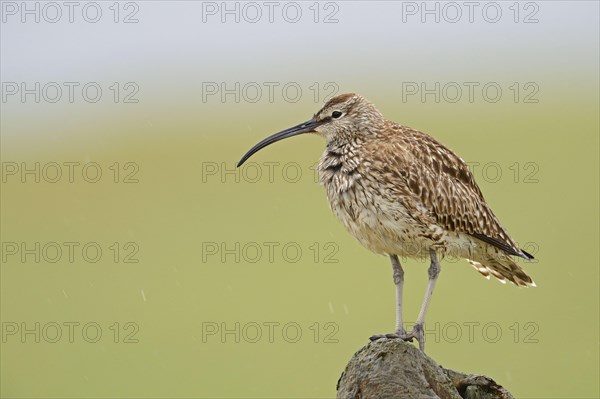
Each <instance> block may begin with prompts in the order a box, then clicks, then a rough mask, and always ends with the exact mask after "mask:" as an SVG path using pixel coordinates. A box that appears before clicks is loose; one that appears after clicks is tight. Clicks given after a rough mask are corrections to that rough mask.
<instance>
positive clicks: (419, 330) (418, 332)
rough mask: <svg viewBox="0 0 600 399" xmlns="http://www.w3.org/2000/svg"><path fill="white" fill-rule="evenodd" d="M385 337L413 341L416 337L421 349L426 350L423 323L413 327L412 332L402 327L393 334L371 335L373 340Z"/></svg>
mask: <svg viewBox="0 0 600 399" xmlns="http://www.w3.org/2000/svg"><path fill="white" fill-rule="evenodd" d="M384 338H388V339H402V340H404V341H412V340H413V338H414V339H416V340H417V342H418V343H419V349H420V350H421V351H422V352H425V333H424V331H423V325H422V324H415V326H414V327H413V329H412V331H411V332H410V333H407V332H406V331H405V330H404V329H402V330H400V331H396V332H395V333H391V334H377V335H373V336H371V337H369V339H370V340H371V341H373V342H374V341H378V340H380V339H384Z"/></svg>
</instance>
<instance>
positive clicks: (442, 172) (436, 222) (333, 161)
mask: <svg viewBox="0 0 600 399" xmlns="http://www.w3.org/2000/svg"><path fill="white" fill-rule="evenodd" d="M305 133H313V134H317V135H319V136H321V137H323V138H324V139H325V142H326V147H325V150H324V152H323V154H322V156H321V158H320V161H319V163H318V165H317V171H318V176H319V182H320V183H321V185H323V186H324V188H325V191H326V194H327V199H328V202H329V205H330V208H331V210H332V211H333V213H334V214H335V216H336V217H337V218H338V219H339V220H340V221H341V222H342V224H343V225H344V227H345V228H346V229H347V230H348V232H349V233H350V234H351V235H352V236H353V237H354V238H355V239H356V240H358V242H359V243H361V244H362V245H363V246H364V247H366V248H367V249H368V250H370V251H372V252H374V253H375V254H379V255H385V256H387V257H389V259H390V262H391V264H392V272H393V273H392V277H393V281H394V285H395V288H396V328H395V331H394V332H393V333H388V334H376V335H373V336H371V337H370V339H371V341H377V340H380V339H402V340H405V341H412V340H413V338H414V339H416V340H417V342H418V344H419V348H420V350H421V351H423V352H424V351H425V337H424V323H425V315H426V313H427V309H428V307H429V303H430V300H431V297H432V294H433V290H434V287H435V284H436V282H437V279H438V276H439V274H440V270H441V266H440V261H439V259H440V258H441V257H442V258H443V257H445V256H453V257H457V258H464V259H466V260H467V261H468V262H469V263H470V264H471V265H472V266H473V267H474V268H475V269H476V270H477V271H478V272H479V273H481V274H482V275H483V276H485V277H486V278H488V279H489V278H490V276H493V277H495V278H497V279H498V280H499V281H500V282H503V283H506V281H510V282H511V283H513V284H515V285H517V286H523V287H528V286H535V283H534V281H533V280H532V279H531V277H530V276H529V275H528V274H527V273H526V272H525V271H524V270H523V269H522V268H521V267H520V266H519V265H517V263H515V261H514V260H513V257H521V258H524V259H527V260H531V259H533V258H534V257H533V255H531V254H529V253H527V252H526V251H525V250H523V249H521V248H519V246H518V245H517V243H516V242H515V241H514V240H513V239H512V238H511V237H510V236H509V234H508V233H507V231H506V230H505V229H504V227H502V225H501V224H500V222H499V220H498V218H497V217H496V215H495V214H494V212H493V211H492V209H491V208H490V206H489V205H488V204H487V202H486V200H485V199H484V196H483V194H482V192H481V190H480V188H479V186H478V185H477V183H476V181H475V178H474V176H473V173H472V172H471V170H470V169H469V167H468V165H467V164H466V163H465V161H463V159H462V158H460V157H459V156H457V155H456V154H455V153H454V152H453V151H452V150H450V149H449V148H447V147H446V146H444V145H443V144H442V143H440V142H439V141H437V140H436V139H434V138H433V137H432V136H430V135H428V134H426V133H423V132H421V131H419V130H416V129H413V128H410V127H407V126H404V125H401V124H398V123H396V122H393V121H390V120H387V119H385V117H384V116H383V114H382V113H381V112H380V111H379V110H378V109H377V108H376V107H375V106H374V105H373V104H372V103H371V102H370V101H368V100H367V99H365V98H364V97H362V96H361V95H359V94H356V93H346V94H340V95H337V96H335V97H333V98H331V99H330V100H329V101H327V102H326V103H325V104H324V106H323V107H322V108H321V109H320V110H319V111H318V112H317V113H315V114H314V115H313V117H312V118H311V119H309V120H307V121H306V122H303V123H300V124H298V125H296V126H293V127H291V128H288V129H285V130H283V131H281V132H279V133H275V134H273V135H271V136H269V137H267V138H265V139H264V140H262V141H260V142H259V143H258V144H256V145H255V146H253V147H252V148H251V149H250V150H248V152H247V153H246V154H245V155H244V156H243V157H242V158H241V159H240V161H239V162H238V163H237V167H240V166H242V165H243V164H244V162H246V160H247V159H248V158H250V157H251V156H252V155H253V154H255V153H256V152H258V151H259V150H261V149H263V148H264V147H266V146H269V145H271V144H273V143H275V142H277V141H280V140H283V139H285V138H289V137H293V136H297V135H300V134H305ZM399 258H402V259H405V258H414V259H427V258H429V260H430V266H429V268H428V270H427V273H428V283H427V288H426V291H425V297H424V299H423V303H422V305H421V309H420V312H419V314H418V317H417V320H416V322H415V323H414V326H413V328H412V330H411V331H410V332H407V331H406V330H405V329H404V323H403V316H402V313H403V312H402V296H403V287H404V269H403V268H402V265H401V264H400V259H399Z"/></svg>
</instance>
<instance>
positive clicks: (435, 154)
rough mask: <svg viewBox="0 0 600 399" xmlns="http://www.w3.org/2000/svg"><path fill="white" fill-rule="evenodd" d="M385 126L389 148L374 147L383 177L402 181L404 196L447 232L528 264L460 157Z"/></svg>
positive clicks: (419, 135) (426, 137) (424, 137)
mask: <svg viewBox="0 0 600 399" xmlns="http://www.w3.org/2000/svg"><path fill="white" fill-rule="evenodd" d="M390 124H393V126H390V127H391V128H392V130H395V131H394V134H393V135H391V137H386V143H387V144H388V145H386V146H378V147H379V150H378V152H380V155H383V156H384V158H385V159H386V160H387V161H388V165H386V167H385V168H386V171H387V172H388V173H389V172H395V174H396V176H397V177H399V178H401V179H404V181H405V183H406V188H407V191H408V192H409V193H410V194H412V195H413V196H414V198H415V199H416V200H417V201H419V202H420V203H421V204H422V206H424V207H425V208H426V209H427V211H428V213H429V216H430V217H431V218H433V220H434V221H435V223H436V224H438V225H440V226H441V227H442V228H443V229H445V230H447V231H460V232H464V233H467V234H469V235H471V236H473V237H475V238H477V239H478V240H481V241H483V242H485V243H487V244H490V245H493V246H495V247H497V248H499V249H501V250H503V251H504V252H506V253H507V254H510V255H515V256H520V257H523V258H525V259H532V258H533V256H531V255H529V254H527V253H526V252H524V251H522V250H521V249H519V247H518V246H517V244H516V243H515V242H514V241H513V240H512V239H511V238H510V236H509V235H508V233H507V232H506V230H504V228H503V227H502V225H501V224H500V222H499V221H498V218H497V217H496V215H495V214H494V212H492V210H491V208H490V207H489V206H488V205H487V203H486V201H485V199H484V197H483V194H482V193H481V190H480V189H479V186H478V185H477V183H476V182H475V178H474V177H473V173H472V172H471V170H470V169H469V167H468V165H467V164H466V163H465V162H464V161H463V160H462V159H461V158H460V157H458V156H457V155H456V154H455V153H454V152H452V151H451V150H450V149H448V148H446V147H445V146H444V145H443V144H441V143H439V142H438V141H436V140H435V139H434V138H433V137H431V136H429V135H427V134H425V133H422V132H419V131H417V130H414V129H411V128H408V127H405V126H400V125H397V124H395V123H393V122H390ZM390 144H391V145H390ZM382 148H383V149H382ZM382 152H383V153H382Z"/></svg>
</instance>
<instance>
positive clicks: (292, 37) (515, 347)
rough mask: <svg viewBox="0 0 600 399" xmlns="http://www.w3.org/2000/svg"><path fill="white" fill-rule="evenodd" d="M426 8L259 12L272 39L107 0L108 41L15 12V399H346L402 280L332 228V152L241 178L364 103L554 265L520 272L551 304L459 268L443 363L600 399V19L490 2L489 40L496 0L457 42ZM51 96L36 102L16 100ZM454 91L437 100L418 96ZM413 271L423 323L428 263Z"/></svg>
mask: <svg viewBox="0 0 600 399" xmlns="http://www.w3.org/2000/svg"><path fill="white" fill-rule="evenodd" d="M7 3H9V4H8V5H7ZM409 3H410V2H408V3H407V2H404V3H402V2H397V3H394V2H360V1H358V2H329V3H313V2H306V3H295V4H297V5H298V6H297V7H299V9H300V10H301V18H300V19H299V20H298V22H295V23H292V22H290V21H292V20H294V19H295V18H296V17H295V15H296V14H294V12H295V10H296V9H297V7H296V6H295V5H289V3H286V2H283V3H277V4H278V6H277V8H275V9H274V12H273V22H270V21H269V16H268V9H267V8H266V6H264V5H262V3H253V4H258V7H259V8H258V9H259V10H260V11H261V13H262V14H261V15H262V17H261V18H260V19H259V20H257V21H256V22H253V21H254V20H255V19H256V15H258V14H256V13H255V11H254V9H252V8H249V7H254V6H253V5H251V6H247V3H233V2H232V3H227V5H222V4H221V3H210V2H204V3H201V2H166V1H163V2H160V1H156V2H145V1H144V2H129V3H117V5H116V6H115V5H114V4H112V3H111V2H100V3H98V4H99V7H100V8H101V11H102V17H101V19H100V20H99V21H98V22H97V23H90V22H87V21H86V20H85V18H83V17H82V14H81V9H83V8H84V6H85V4H86V3H80V7H81V9H80V8H77V9H76V12H75V13H74V21H73V22H69V21H68V20H65V18H67V9H66V8H64V7H63V8H62V12H63V17H62V18H63V19H62V20H60V21H58V22H56V23H52V22H48V21H47V19H52V18H53V15H54V14H51V12H53V11H52V10H51V9H47V10H45V11H44V8H43V3H39V5H38V7H40V9H39V10H40V13H41V14H40V21H39V22H35V20H34V17H32V16H31V15H30V16H27V15H25V22H22V20H21V17H22V15H21V12H22V9H20V7H21V5H20V4H21V3H14V4H16V7H17V9H16V11H15V9H14V8H11V7H12V6H11V4H12V3H11V2H3V3H2V11H3V15H2V17H3V20H2V28H1V32H0V33H1V45H2V46H1V47H2V49H1V59H2V60H1V64H0V65H1V68H2V70H1V78H2V79H1V80H2V90H3V92H2V96H3V97H2V103H1V106H2V110H1V129H2V130H1V133H2V136H1V152H0V154H1V157H2V192H1V211H2V218H1V222H2V224H1V235H2V238H1V240H2V248H1V249H2V266H1V270H0V272H1V307H0V309H1V321H2V334H3V335H2V342H1V359H0V361H1V362H0V369H1V371H0V386H1V391H0V393H1V395H2V396H3V397H56V398H58V397H61V398H62V397H77V398H84V397H190V398H191V397H194V398H209V397H210V398H212V397H217V398H232V397H235V398H258V397H261V398H263V397H264V398H275V397H285V398H326V397H334V396H335V385H336V382H337V379H338V377H339V376H340V374H341V372H342V370H343V368H344V366H345V364H346V362H347V361H348V360H349V359H350V357H351V356H352V354H353V353H354V352H355V351H357V350H358V349H359V348H361V347H362V346H363V345H364V344H366V343H367V341H368V337H369V336H370V335H372V334H375V333H384V332H390V331H391V330H392V329H393V326H394V322H395V321H394V295H395V294H394V288H393V283H392V278H391V270H390V269H391V268H390V265H389V261H388V260H387V259H386V258H384V257H381V256H376V255H373V254H371V253H369V252H368V251H367V250H366V249H364V248H362V247H361V246H360V245H359V244H358V243H357V242H355V241H354V240H353V239H352V238H351V237H350V235H349V234H348V233H346V232H345V231H344V229H343V227H342V225H341V224H340V223H338V221H337V220H335V217H334V216H333V215H332V214H331V212H330V211H329V209H328V205H327V202H326V198H325V194H324V192H323V189H322V187H320V186H319V185H318V184H317V183H316V182H315V177H314V171H313V170H312V169H311V168H312V167H313V165H314V164H315V163H316V162H317V161H318V158H319V156H320V154H321V152H322V149H323V142H321V141H320V139H319V138H317V137H312V136H308V137H306V136H305V137H298V138H294V139H290V140H288V141H286V142H281V143H278V144H277V145H274V146H272V147H269V148H268V149H266V150H263V151H261V153H259V154H258V155H256V156H255V157H253V158H252V159H251V161H252V162H251V163H249V164H247V165H246V166H245V167H244V168H243V169H241V170H237V171H235V168H234V166H235V163H236V162H237V160H238V159H239V157H240V156H241V155H243V153H244V152H245V151H246V150H247V149H248V148H250V146H252V145H253V144H255V143H256V142H257V141H258V140H260V139H262V138H263V137H265V136H266V135H267V134H270V133H273V132H276V131H278V130H281V129H283V128H286V127H288V126H291V125H293V124H296V123H299V122H301V121H304V120H305V119H307V118H308V117H310V116H311V115H312V113H314V112H315V111H316V110H318V108H319V107H320V106H321V104H322V103H323V101H324V100H325V99H326V98H327V97H328V96H329V95H331V94H333V93H343V92H349V91H355V92H359V93H361V94H362V95H364V96H365V97H367V98H368V99H370V100H371V101H373V102H374V103H375V104H376V105H377V106H378V107H379V109H380V110H381V111H382V112H383V113H384V115H386V117H387V118H389V119H392V120H395V121H398V122H400V123H402V124H405V125H408V126H411V127H415V128H418V129H420V130H423V131H425V132H428V133H430V134H431V135H433V136H434V137H436V138H437V139H439V140H440V141H442V142H443V143H444V144H446V145H447V146H449V147H450V148H452V149H453V150H454V151H456V152H457V153H458V154H459V155H460V156H461V157H462V158H463V159H465V160H466V161H469V162H472V164H473V167H474V173H475V177H476V179H477V181H478V182H479V184H480V186H481V188H482V191H483V192H484V194H485V196H486V198H487V200H488V202H489V203H490V204H491V206H492V207H493V209H494V210H495V212H496V213H497V215H498V216H499V218H500V219H501V221H502V223H503V224H504V225H505V227H507V229H508V231H509V232H510V233H511V234H512V236H513V237H514V238H515V239H516V240H517V241H518V242H519V243H521V244H522V245H524V246H526V249H527V250H529V251H530V252H534V253H535V255H536V258H537V262H533V263H529V264H526V262H522V265H523V266H524V267H525V268H526V270H527V271H528V272H529V273H530V274H531V276H532V277H533V278H534V279H535V281H536V283H537V285H538V287H537V288H535V289H518V288H516V287H514V286H511V285H507V286H504V285H501V284H498V283H497V282H496V281H486V280H485V279H483V278H481V276H480V275H479V274H478V273H476V272H475V271H474V270H473V269H472V268H471V267H469V266H468V264H467V263H466V262H465V261H455V260H447V261H446V262H444V263H443V264H442V269H443V272H442V274H441V278H440V281H439V284H438V286H437V288H436V292H435V294H434V298H433V302H432V305H431V307H430V311H429V314H428V318H427V321H428V324H427V325H426V329H427V330H428V334H427V338H428V341H427V342H428V344H427V353H428V355H430V356H431V357H432V358H433V359H435V360H436V361H437V362H439V363H440V364H442V365H444V366H445V367H450V368H453V369H456V370H460V371H464V372H474V373H482V374H486V375H489V376H491V377H493V378H494V379H495V380H496V381H497V382H499V383H500V384H502V385H504V386H505V387H506V388H508V389H509V390H510V391H511V392H512V393H513V394H514V395H515V396H516V397H519V398H573V397H582V398H596V397H598V396H599V395H600V393H599V385H598V384H599V382H598V373H599V368H598V367H599V366H598V364H599V316H598V315H599V313H600V310H599V301H600V300H599V296H598V284H599V267H598V266H599V253H598V240H599V237H598V201H599V198H598V194H599V190H598V182H599V176H598V174H599V172H598V170H599V159H598V147H599V142H598V141H599V134H598V133H599V126H598V106H599V102H598V84H599V79H598V66H599V65H598V44H599V43H598V3H596V2H560V1H558V2H534V3H532V2H529V3H516V6H515V4H513V3H512V2H506V3H504V2H502V3H495V4H499V6H500V7H501V11H502V17H501V18H500V19H499V20H498V22H496V23H491V22H489V21H487V20H486V18H487V19H488V20H490V18H491V17H490V15H493V13H492V12H491V11H489V12H490V14H486V18H484V17H483V16H482V13H481V10H482V9H483V8H484V7H487V4H488V3H486V2H482V3H478V4H479V6H478V7H479V8H477V9H476V12H475V13H474V17H473V18H474V20H473V22H469V21H468V15H467V9H466V8H465V7H462V9H461V10H462V13H463V15H462V19H460V20H459V21H458V22H456V23H453V22H451V20H453V18H454V16H455V14H454V13H453V12H454V11H453V10H452V9H450V8H445V7H446V3H434V2H430V3H427V6H428V7H430V9H433V10H435V7H438V9H439V16H440V20H439V22H436V21H435V15H433V16H432V15H429V16H428V15H427V14H425V15H424V16H423V15H422V14H421V13H422V11H423V9H422V8H421V7H422V5H421V3H420V2H418V3H410V4H409ZM27 4H28V6H29V7H31V9H35V8H34V7H36V6H35V3H33V2H31V3H27ZM236 4H237V5H236ZM435 4H437V6H436V5H435ZM528 4H529V5H528ZM532 4H533V5H532ZM111 7H113V8H111ZM115 7H116V9H117V10H118V11H119V12H118V14H117V13H116V9H115ZM222 7H229V8H228V9H230V10H234V11H233V12H234V13H233V14H226V13H225V14H222V13H223V8H222ZM236 7H237V9H236ZM290 7H292V8H290ZM311 7H312V8H311ZM411 7H412V8H411ZM414 7H417V8H416V11H415V8H414ZM510 7H513V8H510ZM515 7H516V9H518V11H519V13H518V14H516V12H517V11H516V9H515ZM284 8H285V9H286V10H287V11H286V12H289V14H285V18H284V17H283V14H282V10H283V9H284ZM288 8H290V9H289V10H288ZM235 10H237V11H235ZM317 10H318V14H317ZM44 12H46V14H44ZM236 13H237V15H236ZM90 15H92V12H91V11H90ZM236 16H237V17H238V18H239V21H238V22H236V20H235V18H236ZM422 17H423V18H425V21H424V22H423V21H422ZM526 17H528V19H527V18H526ZM222 18H224V22H223V20H222ZM286 18H287V20H286ZM515 18H516V20H517V22H515ZM88 19H90V17H89V15H88ZM126 19H127V20H128V22H132V23H124V22H125V20H126ZM135 19H137V22H135V21H133V20H135ZM315 19H316V21H317V22H315ZM336 19H337V22H336V21H335V20H336ZM535 19H537V22H535V21H533V20H535ZM115 20H116V21H117V22H115ZM525 20H527V21H528V23H525ZM326 21H327V23H326ZM36 82H39V83H40V90H39V93H40V101H39V102H36V100H35V94H28V95H25V96H24V98H22V97H21V94H22V91H21V89H22V87H21V84H22V83H24V84H25V85H26V86H25V88H26V89H27V88H29V89H31V88H34V92H35V83H36ZM48 82H56V83H57V84H58V85H59V86H62V88H63V93H62V96H61V97H60V98H59V100H58V101H56V102H51V101H48V100H49V99H50V100H51V99H52V98H55V95H54V92H53V91H52V90H54V88H55V86H54V85H50V86H46V87H47V90H46V91H45V92H44V89H43V87H44V85H47V84H48ZM65 82H75V83H77V84H79V86H76V89H75V91H74V98H73V101H69V99H68V91H67V89H66V88H65V87H66V86H65ZM89 82H95V85H93V86H94V87H100V88H101V89H102V96H101V98H100V99H99V100H98V101H97V102H91V101H89V96H94V94H93V92H92V91H90V92H89V93H88V94H89V96H88V100H86V99H85V98H84V96H83V95H82V94H81V88H82V87H83V86H84V85H85V84H86V83H89ZM115 82H116V83H117V85H116V86H114V85H115ZM236 82H239V90H236ZM436 82H439V84H440V86H439V87H440V89H439V90H438V91H437V94H438V95H439V101H436V98H435V94H429V95H426V96H425V97H424V98H421V92H418V93H416V94H411V93H412V92H409V90H414V89H415V87H417V88H418V89H419V90H421V84H422V83H424V84H425V85H426V87H425V88H427V89H434V92H436V90H435V87H436V86H435V85H436ZM452 82H454V83H452ZM465 82H467V83H465ZM468 82H472V83H468ZM515 82H516V86H515ZM223 83H224V84H225V85H226V87H225V88H226V89H233V91H231V93H233V94H231V93H230V94H227V95H225V96H224V97H223V98H222V97H221V94H222V87H221V84H223ZM128 84H129V85H128ZM469 84H471V85H474V87H475V89H474V92H473V98H472V101H470V100H469V98H468V85H469ZM486 84H487V85H488V86H486V87H491V88H490V89H489V90H490V91H488V92H486V93H482V88H483V87H484V86H485V85H486ZM286 85H287V86H286ZM445 85H446V86H445ZM257 86H258V87H261V88H262V93H261V94H260V95H258V94H257V92H256V91H255V90H256V87H257ZM284 86H285V87H286V89H285V90H284V89H283V88H284ZM457 86H458V87H461V88H462V90H463V93H462V94H463V96H462V98H461V99H459V100H457V101H454V99H455V98H456V95H455V92H453V91H452V90H455V88H456V87H457ZM15 87H16V88H17V90H18V91H17V92H15ZM244 87H245V89H244ZM268 87H273V92H272V96H273V97H272V98H269V89H268ZM298 87H299V88H300V89H301V93H300V94H296V91H295V90H296V89H297V88H298ZM444 87H446V88H445V89H444ZM497 87H500V89H501V90H502V93H501V95H500V96H499V97H498V98H497V101H495V99H494V97H495V96H496V95H495V94H494V91H493V90H495V88H497ZM117 88H118V90H119V91H118V94H116V93H117ZM215 88H216V89H217V90H218V92H217V93H213V91H214V90H215ZM517 88H518V92H517ZM92 89H93V88H92ZM92 89H90V90H92ZM211 90H213V91H211ZM286 90H287V91H286ZM486 90H487V89H486ZM13 93H14V94H13ZM90 93H91V94H90ZM128 94H132V96H131V97H127V95H128ZM236 95H237V96H238V97H239V99H236ZM115 96H116V97H115ZM486 96H487V97H486ZM133 100H137V101H133ZM238 100H239V101H238ZM36 165H37V166H36ZM57 165H58V166H59V169H60V171H61V173H62V176H61V177H60V178H58V177H56V170H57V168H56V166H57ZM68 165H73V166H72V167H73V169H72V170H73V175H72V179H70V177H69V166H68ZM84 166H85V170H84ZM36 168H38V169H37V170H38V172H36V171H35V170H36ZM25 169H31V170H33V172H32V173H30V174H27V173H25V174H23V171H24V170H25ZM98 170H99V171H101V173H102V175H101V176H100V177H99V178H98V181H96V182H90V181H88V180H91V181H93V180H95V179H96V177H95V176H96V172H97V171H98ZM117 172H118V173H117ZM36 173H39V178H38V176H36ZM257 173H259V174H258V175H257ZM498 173H500V174H498ZM36 180H39V181H36ZM54 180H57V181H56V182H53V181H54ZM70 180H72V181H70ZM36 243H39V250H36V245H37V244H36ZM65 243H74V244H65ZM115 243H116V244H115ZM22 245H24V247H22ZM69 245H71V246H72V248H74V250H73V255H72V259H70V256H69V251H68V248H69V247H68V246H69ZM84 246H85V248H86V250H85V251H83V250H82V249H83V247H84ZM57 248H60V249H61V251H62V253H61V254H60V256H59V255H58V254H57V252H56V249H57ZM97 248H100V249H101V251H102V253H101V255H96V252H95V251H96V249H97ZM270 248H271V249H272V252H271V250H270ZM23 249H25V251H23ZM27 249H30V250H31V251H30V252H29V253H28V252H27ZM298 251H300V252H298ZM36 256H39V261H38V260H36ZM96 258H98V259H97V261H95V260H96ZM403 263H404V265H405V270H406V275H407V276H406V278H407V283H406V289H405V291H406V293H405V320H406V321H413V320H414V319H415V318H416V315H417V313H418V309H419V306H420V303H421V300H422V295H423V292H424V289H425V285H426V272H425V270H426V267H427V264H425V263H424V262H418V261H414V260H406V261H404V262H403ZM36 323H38V324H36ZM36 326H37V327H36ZM69 326H72V327H71V328H72V329H73V330H72V331H73V336H72V337H71V338H72V339H70V337H69V331H70V330H69ZM469 326H472V327H471V328H472V330H470V327H469ZM57 327H58V329H57ZM84 327H85V328H84ZM25 329H28V330H30V331H32V332H29V333H27V331H24V330H25ZM224 329H225V330H226V331H225V334H223V335H222V334H221V333H222V332H223V330H224ZM36 330H37V332H36ZM57 331H60V332H61V333H62V335H61V336H60V337H57V336H56V332H57ZM98 331H101V333H102V336H101V337H98V336H97V332H98ZM299 334H301V335H299ZM36 341H39V342H36ZM53 341H56V342H53ZM71 341H72V342H71ZM94 341H96V342H94Z"/></svg>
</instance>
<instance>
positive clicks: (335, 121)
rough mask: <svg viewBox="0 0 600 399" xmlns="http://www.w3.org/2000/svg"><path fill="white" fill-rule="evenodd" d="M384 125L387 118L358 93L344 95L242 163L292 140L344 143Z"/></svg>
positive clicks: (263, 144)
mask: <svg viewBox="0 0 600 399" xmlns="http://www.w3.org/2000/svg"><path fill="white" fill-rule="evenodd" d="M383 122H384V118H383V115H381V113H380V112H379V111H378V110H377V108H375V106H374V105H373V104H371V103H370V102H369V101H367V100H366V99H364V98H363V97H362V96H360V95H358V94H355V93H346V94H340V95H339V96H336V97H333V98H332V99H331V100H329V101H327V103H325V105H324V106H323V108H321V109H320V110H319V111H318V112H317V113H316V114H314V116H313V117H312V118H311V119H309V120H308V121H306V122H302V123H300V124H298V125H296V126H293V127H291V128H289V129H285V130H282V131H281V132H279V133H275V134H273V135H271V136H269V137H267V138H266V139H264V140H262V141H261V142H259V143H258V144H256V145H255V146H254V147H252V148H251V149H250V150H249V151H248V152H247V153H246V154H245V155H244V156H243V157H242V159H240V161H239V162H238V165H237V166H238V167H239V166H241V165H242V164H243V163H244V162H246V160H247V159H248V158H250V157H251V156H252V155H253V154H254V153H256V152H258V151H259V150H261V149H263V148H264V147H266V146H268V145H270V144H273V143H275V142H276V141H279V140H283V139H285V138H288V137H292V136H297V135H299V134H303V133H316V134H318V135H319V136H322V137H323V138H325V140H326V141H327V143H328V144H329V143H332V142H337V143H343V142H346V141H351V140H352V139H353V138H355V137H356V136H368V135H370V134H376V131H377V130H378V128H379V127H380V125H381V124H382V123H383Z"/></svg>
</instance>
